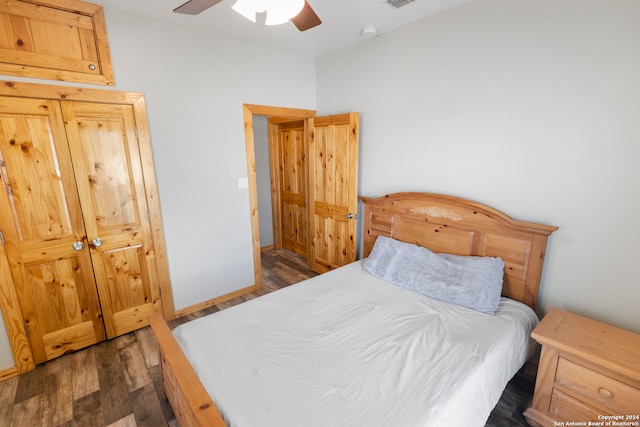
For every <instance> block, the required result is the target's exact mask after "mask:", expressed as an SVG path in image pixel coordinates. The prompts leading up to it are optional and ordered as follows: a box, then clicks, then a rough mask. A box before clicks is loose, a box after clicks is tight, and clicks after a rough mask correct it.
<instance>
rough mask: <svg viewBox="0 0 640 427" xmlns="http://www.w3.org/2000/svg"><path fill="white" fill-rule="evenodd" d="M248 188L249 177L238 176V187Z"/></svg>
mask: <svg viewBox="0 0 640 427" xmlns="http://www.w3.org/2000/svg"><path fill="white" fill-rule="evenodd" d="M243 188H249V178H238V189H240V190H242V189H243Z"/></svg>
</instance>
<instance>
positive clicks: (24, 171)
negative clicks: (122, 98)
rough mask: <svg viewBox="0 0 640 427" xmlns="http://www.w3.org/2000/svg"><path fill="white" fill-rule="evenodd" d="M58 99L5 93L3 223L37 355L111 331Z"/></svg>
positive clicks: (0, 161)
mask: <svg viewBox="0 0 640 427" xmlns="http://www.w3.org/2000/svg"><path fill="white" fill-rule="evenodd" d="M66 141H67V139H66V135H65V129H64V122H63V119H62V115H61V110H60V106H59V103H58V102H56V101H47V100H37V99H22V98H13V97H0V176H1V178H2V186H3V191H2V192H0V193H1V194H0V231H2V235H3V237H4V245H5V251H6V254H7V258H8V260H9V264H10V269H11V275H12V277H13V282H14V283H15V287H16V293H17V295H18V298H19V301H20V309H21V312H22V317H23V319H24V322H25V329H26V331H27V333H28V336H29V341H30V343H31V347H32V352H33V355H34V359H35V362H36V363H41V362H44V361H46V360H49V359H52V358H55V357H58V356H61V355H63V354H65V353H67V352H71V351H74V350H78V349H80V348H83V347H86V346H88V345H91V344H94V343H96V342H99V341H102V340H104V339H105V331H104V327H103V324H102V319H101V317H102V316H101V312H100V306H99V300H98V295H97V292H96V283H95V279H94V276H93V270H92V265H91V258H90V254H89V249H88V245H87V244H86V243H87V242H86V231H85V229H84V225H83V219H82V214H81V209H80V203H79V198H78V193H77V190H76V185H75V179H74V174H73V170H72V168H71V160H70V157H69V150H68V147H67V142H66Z"/></svg>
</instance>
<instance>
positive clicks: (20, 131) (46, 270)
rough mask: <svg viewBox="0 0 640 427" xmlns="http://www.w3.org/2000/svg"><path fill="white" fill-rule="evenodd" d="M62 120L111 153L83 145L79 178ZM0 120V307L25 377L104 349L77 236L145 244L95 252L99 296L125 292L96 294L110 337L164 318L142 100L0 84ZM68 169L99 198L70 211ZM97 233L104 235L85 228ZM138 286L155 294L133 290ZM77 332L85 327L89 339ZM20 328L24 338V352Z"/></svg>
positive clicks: (168, 311) (170, 314) (75, 201)
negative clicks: (105, 280) (49, 362)
mask: <svg viewBox="0 0 640 427" xmlns="http://www.w3.org/2000/svg"><path fill="white" fill-rule="evenodd" d="M41 3H42V4H49V3H48V2H47V1H44V2H41ZM57 3H58V5H59V6H60V7H62V8H64V9H65V10H72V8H73V5H74V4H75V3H74V2H73V1H61V2H57ZM60 100H63V101H62V102H59V101H60ZM63 106H64V107H63ZM105 106H106V107H107V108H105ZM63 108H64V110H65V112H66V113H67V114H68V115H69V116H70V117H72V119H70V120H67V122H68V124H70V126H71V127H73V126H74V125H77V124H78V122H82V124H83V129H82V131H79V130H78V129H76V132H75V136H76V137H78V138H82V139H83V140H85V141H95V139H96V138H98V139H104V141H109V143H108V144H105V145H104V146H102V145H101V144H93V146H92V147H89V149H88V150H86V151H85V148H86V147H82V146H80V147H78V146H77V145H76V146H75V148H74V150H73V151H74V152H75V154H76V155H78V154H80V155H81V156H82V155H84V154H87V157H86V158H85V160H86V159H87V158H89V157H90V159H89V161H88V163H90V164H89V165H88V166H87V165H86V162H85V166H87V167H85V168H82V167H79V166H81V165H82V161H81V160H78V158H76V159H72V158H71V157H70V155H69V148H68V145H67V128H66V127H65V125H64V120H65V118H64V115H63V112H62V109H63ZM91 108H94V110H91ZM95 108H102V110H101V111H102V112H103V113H104V114H102V113H101V112H98V113H97V114H98V115H101V117H102V118H101V119H98V118H96V117H94V118H87V113H89V114H91V113H96V111H95ZM0 111H4V112H5V113H6V114H3V115H2V119H1V120H2V126H0V127H1V128H2V131H1V132H3V134H2V135H1V137H0V140H1V141H4V143H0V151H1V152H0V156H1V157H2V159H3V160H2V165H3V166H2V167H0V177H1V179H2V182H3V188H4V189H7V191H6V192H3V194H2V195H0V197H6V198H7V200H6V203H5V202H3V203H0V228H1V229H2V230H3V234H4V236H5V240H6V241H8V242H9V244H8V245H5V246H2V247H1V248H0V276H1V279H2V280H0V303H1V304H2V307H3V310H2V312H3V315H4V318H5V319H4V320H5V324H6V325H7V331H8V333H9V339H10V342H11V347H12V351H13V354H14V359H15V360H16V369H17V370H18V371H19V372H25V371H27V370H29V369H33V367H34V365H35V363H36V360H37V361H38V362H41V361H42V360H46V359H47V358H51V357H57V356H59V355H61V354H64V353H65V352H68V351H74V350H77V349H78V348H80V347H82V346H84V345H89V344H92V342H96V341H99V340H100V339H103V335H104V327H103V326H102V323H103V322H102V312H101V308H100V306H99V304H98V301H97V297H96V296H95V295H94V293H95V292H94V291H92V289H95V287H96V283H95V281H94V280H95V279H94V275H93V274H87V272H88V271H90V270H93V265H92V260H91V257H90V253H89V251H90V250H91V251H92V252H95V253H99V252H100V251H98V250H97V248H95V247H94V248H89V247H88V242H87V237H88V236H87V235H86V229H85V225H89V227H88V228H89V229H90V231H92V234H93V235H94V236H95V235H97V234H98V233H102V232H103V231H104V230H107V231H104V232H105V233H107V234H109V233H112V232H113V230H114V229H119V230H120V231H121V233H120V234H119V237H117V238H113V239H111V240H112V243H113V242H114V241H116V242H120V243H121V242H122V241H126V239H127V236H128V237H131V236H133V235H136V236H139V235H144V238H143V241H139V240H140V239H138V241H137V243H136V242H133V243H134V244H132V241H131V239H129V241H128V242H126V244H125V246H122V247H121V248H120V249H121V250H119V251H118V250H116V247H115V246H113V245H112V246H111V248H109V245H105V246H104V247H103V248H102V251H103V252H102V253H106V256H105V257H103V258H102V260H105V261H106V262H104V263H102V264H106V265H108V266H109V267H110V268H111V270H112V271H116V272H117V274H113V275H110V276H109V277H110V279H109V280H111V281H112V282H113V283H110V286H108V287H107V288H106V289H120V290H122V289H124V290H126V292H125V293H124V294H123V293H122V292H120V293H117V295H116V298H113V295H109V294H108V293H105V294H104V297H105V300H109V302H115V306H116V307H117V309H118V311H117V312H116V313H115V314H114V316H113V317H114V320H115V322H116V323H117V326H116V327H115V328H113V329H114V330H115V335H117V334H121V333H126V332H129V331H131V330H133V329H135V328H137V327H141V326H144V325H146V317H147V315H148V314H149V313H150V312H152V311H157V310H159V309H162V310H163V313H164V315H165V318H167V319H172V318H174V313H175V311H174V306H173V297H172V292H171V285H170V280H169V274H168V265H167V258H166V247H165V243H164V235H163V231H162V219H161V215H160V206H159V200H158V192H157V185H156V183H155V176H154V169H153V159H152V156H151V154H150V153H151V145H150V137H149V131H148V125H147V120H146V110H145V103H144V97H143V96H142V95H141V94H137V93H129V92H119V91H101V90H96V89H80V88H71V87H59V86H51V85H37V84H30V83H16V82H10V81H4V82H0ZM118 115H119V116H118ZM67 119H68V118H67ZM121 124H124V125H125V127H126V128H127V129H126V131H124V130H123V129H122V128H121V127H120V125H121ZM84 125H86V126H84ZM109 129H111V130H116V131H117V132H108V130H109ZM105 132H106V133H107V134H109V135H115V134H120V135H122V139H121V140H115V141H114V140H113V138H111V139H110V137H109V136H108V135H107V137H106V139H105V135H104V134H105ZM73 133H74V132H73V130H71V131H70V134H73ZM116 139H117V138H116ZM118 144H119V145H118ZM117 156H123V158H120V159H117V158H116V157H117ZM72 163H75V166H77V167H79V169H78V170H79V171H84V175H85V176H86V177H88V178H90V179H91V178H95V179H92V180H91V183H90V184H89V185H88V186H89V187H91V188H90V190H89V191H91V190H93V189H95V187H96V186H99V187H101V188H102V193H101V195H100V197H97V198H94V197H92V196H89V195H88V194H87V193H86V192H82V194H81V196H82V199H83V200H82V201H80V200H79V197H78V191H77V186H76V185H74V184H73V181H74V180H75V175H74V173H73V172H72ZM116 170H119V171H124V172H127V173H129V175H128V177H127V179H125V180H119V179H112V178H113V173H114V171H116ZM93 172H95V174H93ZM92 174H93V175H92ZM76 184H77V182H76ZM92 185H93V186H92ZM74 187H76V188H74ZM145 190H148V191H147V192H145ZM93 193H96V192H95V191H93ZM98 193H99V192H98ZM105 194H112V195H118V198H119V200H118V202H117V203H115V204H114V203H113V201H112V200H111V199H109V198H108V197H104V195H105ZM81 206H82V207H84V206H86V207H87V209H88V211H87V212H86V213H87V216H86V218H88V220H89V223H88V224H85V221H84V220H83V218H82V215H79V214H78V213H79V212H80V211H81ZM121 207H123V208H122V209H121ZM89 210H90V212H89ZM132 218H133V220H132ZM93 219H95V221H94V223H93V225H92V223H91V220H93ZM96 223H98V224H102V225H103V226H102V228H100V227H99V226H94V225H95V224H96ZM136 227H137V228H136ZM111 237H113V236H111ZM92 239H93V237H92ZM134 240H135V239H134ZM74 242H82V243H83V244H84V245H85V247H84V249H82V250H80V251H76V250H73V246H72V245H73V243H74ZM150 247H152V250H150V249H149V248H150ZM123 248H124V249H123ZM105 249H110V251H104V250H105ZM18 258H20V261H19V262H17V261H16V260H18ZM36 260H40V261H41V262H40V263H38V262H36ZM94 261H96V260H94ZM98 261H100V259H98ZM97 265H98V266H100V263H97ZM12 266H13V267H12ZM12 268H13V272H12V274H10V271H11V269H12ZM104 276H106V275H103V277H104ZM147 282H148V283H153V285H152V286H147V287H146V288H145V286H144V285H141V284H144V283H147ZM111 285H113V286H111ZM105 292H108V291H105ZM21 301H22V302H23V304H22V305H21V304H20V302H21ZM25 301H26V302H25ZM160 301H162V303H161V302H160ZM138 303H141V304H138ZM51 313H55V315H51ZM59 313H62V314H63V315H60V314H59ZM41 319H47V322H48V323H47V322H43V321H41ZM36 320H37V321H36ZM87 322H91V323H92V325H93V337H92V333H91V330H90V329H91V328H89V327H88V326H87V325H88V323H87ZM25 325H28V326H29V327H30V328H32V331H31V332H32V333H31V335H30V337H31V338H32V339H31V341H32V342H31V343H29V339H28V337H27V334H26V333H25V332H26V331H25ZM33 342H35V345H34V344H33Z"/></svg>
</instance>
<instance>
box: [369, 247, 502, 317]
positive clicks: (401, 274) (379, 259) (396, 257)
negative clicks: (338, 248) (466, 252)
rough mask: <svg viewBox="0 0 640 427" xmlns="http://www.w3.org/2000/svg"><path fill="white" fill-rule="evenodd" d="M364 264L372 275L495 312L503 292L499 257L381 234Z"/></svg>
mask: <svg viewBox="0 0 640 427" xmlns="http://www.w3.org/2000/svg"><path fill="white" fill-rule="evenodd" d="M364 268H365V270H367V271H368V272H369V273H371V274H372V275H374V276H376V277H378V278H380V279H383V280H386V281H389V282H391V283H394V284H396V285H398V286H402V287H404V288H407V289H411V290H413V291H415V292H419V293H420V294H422V295H426V296H428V297H431V298H435V299H437V300H440V301H445V302H449V303H453V304H457V305H460V306H462V307H466V308H470V309H473V310H477V311H480V312H482V313H487V314H495V312H496V310H497V309H498V303H499V302H500V295H501V293H502V279H503V275H504V262H503V261H502V259H500V258H494V257H480V256H460V255H452V254H445V253H434V252H432V251H430V250H429V249H427V248H423V247H421V246H417V245H413V244H410V243H405V242H401V241H399V240H395V239H391V238H388V237H384V236H379V237H378V238H377V239H376V242H375V244H374V246H373V250H372V251H371V254H370V255H369V257H368V258H367V259H366V261H365V263H364Z"/></svg>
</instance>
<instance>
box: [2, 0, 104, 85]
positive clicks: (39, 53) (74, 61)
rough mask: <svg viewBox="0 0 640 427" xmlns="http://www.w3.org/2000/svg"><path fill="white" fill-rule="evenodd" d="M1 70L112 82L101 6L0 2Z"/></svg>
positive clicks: (70, 0) (52, 0)
mask: <svg viewBox="0 0 640 427" xmlns="http://www.w3.org/2000/svg"><path fill="white" fill-rule="evenodd" d="M0 28H1V30H0V57H1V58H2V59H1V60H0V73H2V74H9V75H16V76H22V77H35V78H45V79H51V80H62V81H72V82H83V83H93V84H103V85H113V84H114V77H113V69H112V66H111V54H110V51H109V42H108V39H107V32H106V26H105V22H104V12H103V9H102V7H101V6H98V5H94V4H91V3H86V2H82V1H78V0H63V1H57V0H34V1H30V0H20V1H18V0H5V1H3V2H0Z"/></svg>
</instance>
